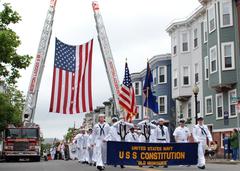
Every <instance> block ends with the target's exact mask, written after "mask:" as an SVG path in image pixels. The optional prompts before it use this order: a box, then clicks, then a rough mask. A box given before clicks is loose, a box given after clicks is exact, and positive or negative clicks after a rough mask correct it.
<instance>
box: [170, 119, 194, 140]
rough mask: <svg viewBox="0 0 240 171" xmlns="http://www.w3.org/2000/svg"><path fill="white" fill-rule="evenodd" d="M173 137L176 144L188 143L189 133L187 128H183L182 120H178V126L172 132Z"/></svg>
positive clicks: (183, 122)
mask: <svg viewBox="0 0 240 171" xmlns="http://www.w3.org/2000/svg"><path fill="white" fill-rule="evenodd" d="M173 136H174V138H175V141H176V142H177V143H184V142H189V138H190V136H191V133H190V131H189V129H188V127H186V126H185V120H184V119H180V121H179V126H178V127H177V128H176V129H175V131H174V132H173Z"/></svg>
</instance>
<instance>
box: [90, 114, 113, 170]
mask: <svg viewBox="0 0 240 171" xmlns="http://www.w3.org/2000/svg"><path fill="white" fill-rule="evenodd" d="M98 121H99V122H98V123H97V124H96V125H94V128H93V137H94V143H95V148H96V156H95V157H96V160H97V161H96V165H97V169H98V170H104V169H105V167H104V163H106V157H107V154H106V153H107V148H106V143H105V142H104V138H105V137H106V136H107V135H108V133H109V131H110V126H109V125H108V123H106V122H105V115H104V114H99V116H98Z"/></svg>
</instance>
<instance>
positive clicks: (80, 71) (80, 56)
mask: <svg viewBox="0 0 240 171" xmlns="http://www.w3.org/2000/svg"><path fill="white" fill-rule="evenodd" d="M82 51H83V45H80V47H79V73H78V90H77V100H76V101H77V102H76V103H77V107H76V108H77V112H78V113H79V112H80V107H79V92H80V81H81V78H82V60H83V59H82Z"/></svg>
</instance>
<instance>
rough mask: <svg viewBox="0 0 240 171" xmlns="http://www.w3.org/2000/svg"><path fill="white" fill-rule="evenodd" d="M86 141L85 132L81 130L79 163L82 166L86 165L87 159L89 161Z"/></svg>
mask: <svg viewBox="0 0 240 171" xmlns="http://www.w3.org/2000/svg"><path fill="white" fill-rule="evenodd" d="M87 140H88V135H87V134H86V130H83V135H82V149H81V162H82V163H83V164H88V159H89V154H88V148H87V146H88V144H87Z"/></svg>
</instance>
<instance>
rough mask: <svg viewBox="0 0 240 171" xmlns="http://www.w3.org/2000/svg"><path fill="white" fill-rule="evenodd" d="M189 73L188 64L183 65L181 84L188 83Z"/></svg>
mask: <svg viewBox="0 0 240 171" xmlns="http://www.w3.org/2000/svg"><path fill="white" fill-rule="evenodd" d="M189 75H190V70H189V66H184V67H183V81H182V82H183V86H186V85H190V80H189Z"/></svg>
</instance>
